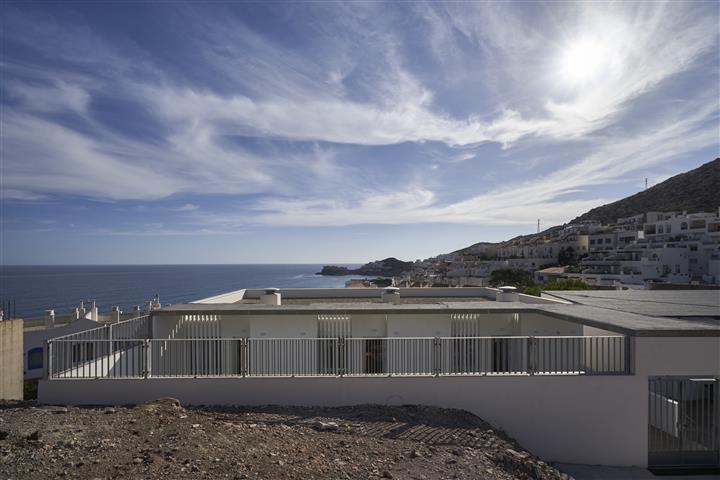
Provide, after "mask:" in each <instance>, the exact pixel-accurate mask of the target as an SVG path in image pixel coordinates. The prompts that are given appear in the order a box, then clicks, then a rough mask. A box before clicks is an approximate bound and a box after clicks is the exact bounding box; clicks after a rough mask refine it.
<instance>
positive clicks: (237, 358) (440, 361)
mask: <svg viewBox="0 0 720 480" xmlns="http://www.w3.org/2000/svg"><path fill="white" fill-rule="evenodd" d="M134 332H141V333H148V332H149V330H145V327H143V326H142V324H137V325H134V326H128V327H127V329H124V330H116V331H114V333H117V336H116V337H113V338H97V334H96V333H91V334H90V335H77V334H74V336H71V337H72V338H67V337H68V336H66V337H60V338H57V339H53V340H51V341H50V342H49V343H48V351H49V355H48V359H49V361H48V376H49V378H146V377H148V376H153V377H216V376H240V377H278V376H282V377H286V376H392V375H398V376H408V375H413V376H472V375H624V374H630V373H631V362H630V358H631V352H630V346H631V343H630V341H629V340H628V339H627V338H626V337H623V336H598V337H532V336H529V337H436V338H432V337H415V338H234V339H228V338H200V339H149V338H126V336H127V335H130V334H132V333H134ZM83 333H87V332H83Z"/></svg>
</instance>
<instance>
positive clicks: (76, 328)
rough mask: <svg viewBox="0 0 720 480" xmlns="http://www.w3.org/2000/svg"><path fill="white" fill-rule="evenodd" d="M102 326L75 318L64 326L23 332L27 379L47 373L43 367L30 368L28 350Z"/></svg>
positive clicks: (24, 363)
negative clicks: (55, 339) (49, 340)
mask: <svg viewBox="0 0 720 480" xmlns="http://www.w3.org/2000/svg"><path fill="white" fill-rule="evenodd" d="M101 326H102V325H101V324H99V323H97V322H94V321H92V320H88V319H85V318H81V319H79V320H75V321H74V322H72V323H70V324H67V325H63V326H62V327H55V328H42V329H37V330H28V331H25V332H24V333H23V344H24V345H23V369H24V372H25V375H24V377H25V379H26V380H32V379H36V378H41V377H42V376H43V375H44V373H45V371H44V369H43V368H36V369H33V370H28V352H29V351H30V350H32V349H34V348H39V347H42V346H43V345H44V343H45V340H48V339H51V338H56V337H61V336H63V335H69V334H71V333H78V332H84V331H85V330H90V329H93V328H98V327H101Z"/></svg>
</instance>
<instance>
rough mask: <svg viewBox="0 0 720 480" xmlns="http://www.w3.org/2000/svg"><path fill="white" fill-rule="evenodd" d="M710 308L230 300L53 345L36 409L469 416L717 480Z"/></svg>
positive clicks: (420, 294) (714, 300) (571, 296)
mask: <svg viewBox="0 0 720 480" xmlns="http://www.w3.org/2000/svg"><path fill="white" fill-rule="evenodd" d="M644 294H647V295H648V296H646V297H642V296H640V297H638V296H636V295H644ZM719 298H720V297H718V295H717V292H716V291H705V292H695V291H690V292H671V293H668V292H654V291H647V292H646V291H641V292H639V293H638V292H622V291H609V292H599V291H598V292H558V294H557V295H555V296H553V297H547V298H538V297H531V296H525V295H519V294H517V293H513V292H512V291H508V292H500V291H498V290H495V289H490V288H418V289H412V288H408V289H386V290H382V291H381V290H377V289H284V290H282V291H280V292H278V291H275V290H273V289H268V290H267V291H264V290H238V291H234V292H230V293H228V294H224V295H220V296H217V297H213V298H209V299H204V300H200V301H197V302H193V303H190V304H183V305H174V306H170V307H166V308H163V309H161V310H157V311H153V312H152V313H151V315H150V316H148V317H143V318H141V319H138V320H132V321H129V322H122V323H121V325H122V329H123V330H116V331H109V330H108V329H104V328H103V329H96V330H95V331H91V332H94V333H93V334H92V335H90V336H88V334H87V332H86V333H84V334H79V335H70V336H65V337H60V338H57V339H52V340H50V341H49V343H48V359H47V367H48V368H47V377H46V379H44V380H42V381H41V382H40V388H39V401H40V402H42V403H70V404H113V403H115V404H116V403H121V404H125V403H139V402H143V401H146V400H149V399H152V398H156V397H160V396H173V397H177V398H179V399H180V400H181V401H182V402H184V403H188V404H239V405H263V404H286V405H351V404H360V403H379V404H408V403H410V404H429V405H435V406H440V407H452V408H462V409H465V410H468V411H470V412H473V413H475V414H477V415H479V416H481V417H482V418H484V419H486V420H487V421H489V422H491V423H492V424H493V425H495V426H496V427H497V428H501V429H503V430H505V431H506V432H508V434H510V435H511V436H513V437H515V438H516V439H517V440H518V441H519V442H520V443H521V444H522V445H523V446H524V447H526V448H528V449H530V450H531V451H533V452H534V453H535V454H537V455H539V456H541V457H543V458H544V459H546V460H548V461H559V462H565V463H587V464H604V465H636V466H643V467H644V466H655V467H659V466H665V467H667V466H671V467H672V466H679V467H683V468H687V467H693V466H698V465H700V466H708V465H710V466H716V465H720V459H719V458H718V445H719V443H718V438H719V437H720V436H719V435H718V431H717V429H718V425H720V421H718V411H720V401H719V400H720V398H719V392H718V384H719V383H720V382H719V378H718V377H719V376H720V325H718V323H717V321H715V320H712V318H713V317H717V316H718V314H719V313H720V300H719ZM708 318H709V319H708ZM699 412H701V413H702V415H700V414H699ZM675 418H683V419H684V423H682V424H681V425H680V424H677V423H676V422H675V421H674V420H673V419H675Z"/></svg>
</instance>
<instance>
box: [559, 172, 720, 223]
mask: <svg viewBox="0 0 720 480" xmlns="http://www.w3.org/2000/svg"><path fill="white" fill-rule="evenodd" d="M718 206H720V158H716V159H715V160H713V161H711V162H708V163H706V164H704V165H702V166H700V167H698V168H696V169H694V170H690V171H689V172H685V173H681V174H679V175H675V176H674V177H671V178H669V179H667V180H665V181H664V182H662V183H658V184H657V185H655V186H654V187H651V188H648V189H647V190H645V191H643V192H640V193H636V194H635V195H632V196H630V197H627V198H623V199H622V200H618V201H617V202H613V203H609V204H607V205H603V206H600V207H597V208H593V209H592V210H590V211H589V212H587V213H584V214H582V215H580V216H579V217H577V218H575V219H574V220H573V221H572V222H570V223H574V222H581V221H587V220H598V221H600V222H603V223H608V222H614V221H615V220H617V219H618V218H622V217H630V216H632V215H638V214H640V213H645V212H652V211H655V212H677V211H680V212H682V211H687V212H702V211H704V212H712V211H715V210H716V209H717V208H718Z"/></svg>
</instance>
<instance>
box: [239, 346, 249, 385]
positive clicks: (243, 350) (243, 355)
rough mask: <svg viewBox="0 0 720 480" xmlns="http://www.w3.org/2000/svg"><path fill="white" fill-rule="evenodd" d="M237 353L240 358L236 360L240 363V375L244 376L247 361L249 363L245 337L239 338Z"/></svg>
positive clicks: (246, 370) (246, 369)
mask: <svg viewBox="0 0 720 480" xmlns="http://www.w3.org/2000/svg"><path fill="white" fill-rule="evenodd" d="M239 342H240V343H239V348H238V351H239V355H240V358H239V359H238V362H239V363H240V365H239V367H240V375H242V377H243V378H245V377H246V376H247V374H248V363H249V356H248V353H247V352H248V339H247V338H241V339H240V340H239Z"/></svg>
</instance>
